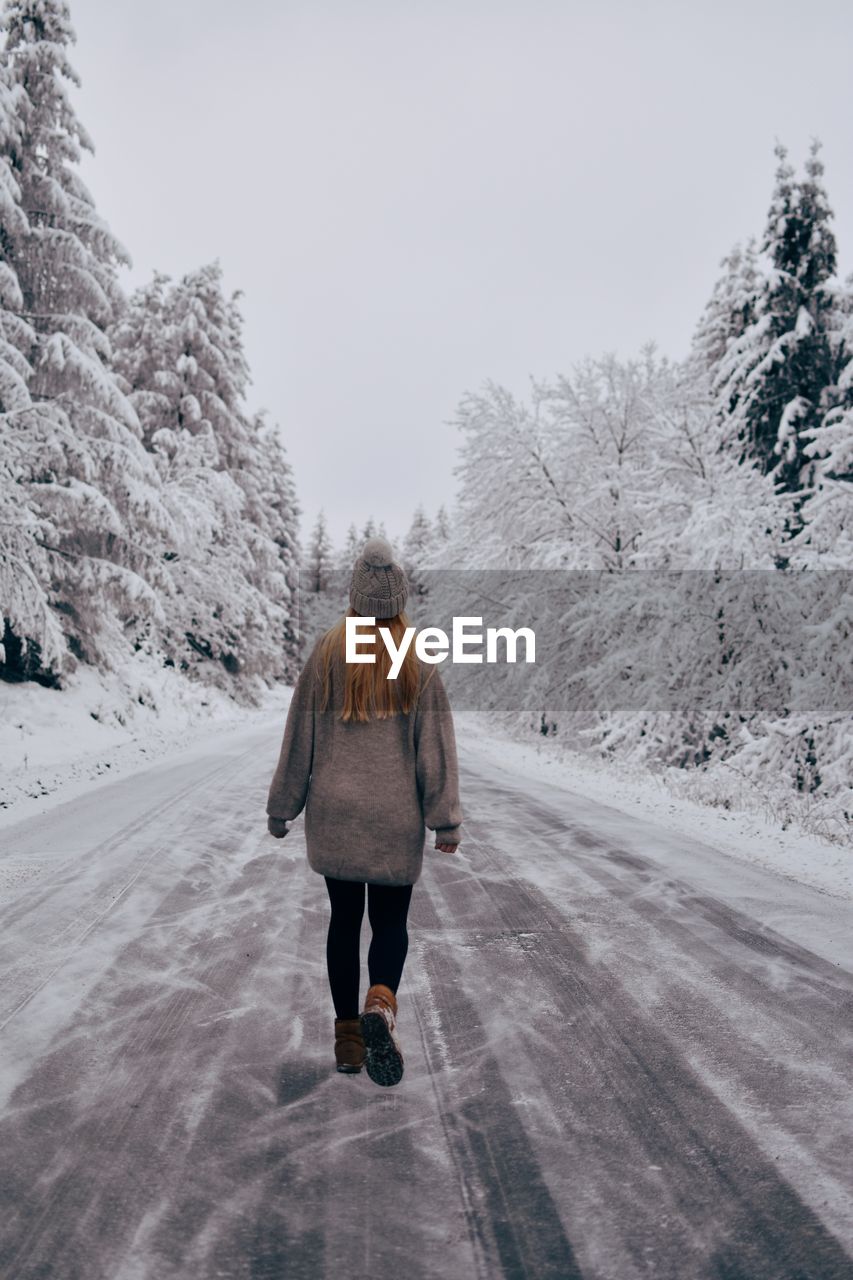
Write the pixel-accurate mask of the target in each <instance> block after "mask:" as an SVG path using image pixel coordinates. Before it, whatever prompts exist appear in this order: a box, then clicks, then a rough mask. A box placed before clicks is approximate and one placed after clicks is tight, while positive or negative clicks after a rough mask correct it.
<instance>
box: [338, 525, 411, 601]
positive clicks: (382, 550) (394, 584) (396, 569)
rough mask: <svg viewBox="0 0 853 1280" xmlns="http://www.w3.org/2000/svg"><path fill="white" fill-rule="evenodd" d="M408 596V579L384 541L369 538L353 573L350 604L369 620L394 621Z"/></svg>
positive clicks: (388, 545)
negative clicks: (388, 619) (383, 619)
mask: <svg viewBox="0 0 853 1280" xmlns="http://www.w3.org/2000/svg"><path fill="white" fill-rule="evenodd" d="M408 595H409V584H408V582H407V581H406V575H405V573H404V572H403V570H402V569H401V568H400V566H399V565H398V564H396V563H395V561H394V552H393V551H392V550H391V544H390V542H387V541H386V539H385V538H368V539H367V542H365V544H364V546H363V547H362V549H361V554H360V556H359V557H358V559H357V560H356V562H355V565H354V567H353V571H352V582H351V583H350V589H349V602H350V604H351V605H352V607H353V609H355V610H356V611H357V612H358V613H360V614H363V615H364V617H366V618H393V617H395V616H396V615H397V614H398V613H400V612H401V610H402V609H403V606H404V605H405V603H406V600H407V598H408Z"/></svg>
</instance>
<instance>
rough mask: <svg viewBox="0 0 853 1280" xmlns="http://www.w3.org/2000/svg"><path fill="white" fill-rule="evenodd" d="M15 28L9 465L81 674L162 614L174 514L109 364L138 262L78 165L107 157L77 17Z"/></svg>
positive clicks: (6, 170) (8, 220) (47, 0)
mask: <svg viewBox="0 0 853 1280" xmlns="http://www.w3.org/2000/svg"><path fill="white" fill-rule="evenodd" d="M3 29H4V30H5V33H6V41H5V48H4V50H3V66H4V95H6V96H7V97H10V98H11V101H12V102H13V103H14V127H13V128H12V129H9V128H8V127H4V129H3V134H4V136H3V141H2V147H3V157H4V163H3V165H2V166H0V169H2V174H3V177H2V189H3V247H2V257H3V260H4V266H5V272H4V274H3V279H4V288H3V295H4V298H5V312H6V314H5V319H4V323H3V337H4V355H5V365H6V374H5V376H4V379H3V390H2V393H0V394H2V396H3V403H4V408H5V409H6V418H5V422H4V436H5V444H6V448H5V449H4V453H6V455H7V457H8V456H11V457H12V458H13V459H15V461H14V463H13V466H14V470H15V475H14V482H15V484H16V486H17V489H18V496H19V501H20V509H21V510H22V511H26V513H27V524H28V526H29V528H30V530H31V536H32V537H33V538H34V539H35V541H36V543H37V545H38V548H39V554H38V555H37V556H34V557H33V561H32V564H31V570H32V574H33V580H34V581H37V582H38V584H39V588H40V590H41V592H43V593H44V596H45V597H46V598H47V599H49V603H50V607H51V609H52V610H53V612H54V616H55V617H58V618H61V620H62V631H63V633H64V636H65V642H67V649H66V648H65V642H64V643H63V645H62V646H61V651H59V650H58V649H57V647H56V646H54V648H53V653H52V661H55V663H56V665H57V666H58V667H61V668H64V669H69V668H70V666H71V665H72V663H73V660H72V659H70V658H69V655H68V650H70V651H71V653H72V654H73V655H75V656H76V657H79V658H84V659H86V660H90V661H103V662H109V661H111V660H112V659H113V658H115V657H116V656H118V654H119V653H120V652H122V651H124V649H125V647H126V646H127V645H128V644H129V643H130V642H135V643H137V644H138V643H140V642H141V640H142V639H143V638H144V636H145V635H146V634H147V633H148V632H150V628H151V625H152V623H154V622H156V620H157V618H158V616H159V606H158V603H157V599H156V595H155V592H154V591H153V590H152V586H151V583H150V582H149V581H148V578H149V574H150V570H151V553H150V549H149V547H148V545H147V543H148V540H149V538H151V537H153V536H155V534H156V532H157V531H159V530H161V529H162V527H163V524H164V521H165V513H164V512H163V509H162V506H161V504H160V502H159V497H158V484H157V476H156V471H155V469H154V468H153V465H152V463H151V460H150V458H148V456H147V455H146V453H145V450H144V449H143V447H142V443H141V440H140V439H139V432H138V421H137V418H136V414H135V413H134V411H133V408H132V406H131V405H130V404H129V403H128V401H127V400H126V398H125V397H124V396H123V395H122V394H121V392H120V391H119V389H118V387H117V385H116V381H115V379H114V377H113V376H112V373H111V371H110V367H109V366H110V347H109V343H108V341H107V337H106V332H105V330H106V328H107V325H108V324H109V322H110V320H111V319H112V316H113V312H114V309H115V307H116V305H117V304H119V303H120V300H121V292H120V289H119V286H118V283H117V274H116V269H117V267H118V265H119V264H121V263H127V262H129V257H128V255H127V253H126V251H125V250H124V249H123V247H122V246H121V245H120V244H119V242H118V241H117V240H116V239H115V238H114V237H113V236H112V234H111V233H110V231H109V229H108V228H107V227H106V225H105V224H104V222H103V220H102V219H101V218H100V216H99V215H98V213H97V210H96V209H95V206H94V202H93V200H92V197H91V195H90V193H89V192H88V190H87V189H86V187H85V185H84V184H83V182H82V181H81V179H80V176H79V174H78V172H77V170H76V168H75V165H76V164H77V162H78V161H79V159H80V156H81V152H82V150H83V149H86V150H90V151H91V150H92V149H93V148H92V143H91V141H90V139H89V137H88V135H87V134H86V132H85V130H84V129H83V127H82V125H81V124H80V123H79V121H78V120H77V119H76V116H75V114H74V111H73V109H72V107H71V104H70V102H69V99H68V96H67V93H66V87H65V86H66V84H69V83H70V84H75V85H76V84H78V83H79V81H78V78H77V75H76V73H75V71H74V70H73V68H72V66H71V64H70V62H69V60H68V53H67V50H68V46H69V45H70V44H71V43H73V41H74V38H75V37H74V32H73V30H72V28H71V23H70V18H69V13H68V6H67V4H65V3H63V2H61V0H7V4H6V7H5V12H4V17H3ZM16 205H18V211H16V209H15V206H16ZM16 351H17V352H18V353H19V354H17V355H16V354H15V352H16ZM27 365H29V368H30V370H31V372H28V371H27ZM10 369H11V378H10V375H9V371H10ZM24 381H26V383H27V389H28V394H29V397H30V398H31V401H32V406H33V408H32V411H27V410H26V405H25V404H24V399H23V392H22V386H21V384H22V383H23V382H24ZM10 406H13V407H12V408H11V410H10ZM10 626H11V629H12V630H13V631H14V623H10V622H8V621H7V626H6V630H7V632H8V630H9V629H10ZM17 638H18V639H19V640H22V641H23V643H24V644H26V641H27V639H28V638H33V637H31V636H27V634H25V635H24V636H23V637H21V636H18V637H17Z"/></svg>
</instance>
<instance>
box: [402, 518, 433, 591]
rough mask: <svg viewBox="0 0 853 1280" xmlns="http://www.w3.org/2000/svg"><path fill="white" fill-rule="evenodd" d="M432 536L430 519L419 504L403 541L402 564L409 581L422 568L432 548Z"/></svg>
mask: <svg viewBox="0 0 853 1280" xmlns="http://www.w3.org/2000/svg"><path fill="white" fill-rule="evenodd" d="M434 536H435V534H434V531H433V527H432V523H431V521H430V518H429V516H428V515H427V513H426V511H425V510H424V507H423V504H422V503H419V504H418V506H417V507H416V508H415V513H414V516H413V517H412V523H411V525H410V526H409V531H408V533H407V534H406V536H405V538H404V539H403V555H402V564H403V568H404V569H405V571H406V576H407V577H409V578H410V579H414V578H416V577H417V573H418V570H419V569H420V568H422V567H423V564H424V561H425V560H426V558H427V556H428V555H429V553H430V550H431V548H432V543H433V539H434Z"/></svg>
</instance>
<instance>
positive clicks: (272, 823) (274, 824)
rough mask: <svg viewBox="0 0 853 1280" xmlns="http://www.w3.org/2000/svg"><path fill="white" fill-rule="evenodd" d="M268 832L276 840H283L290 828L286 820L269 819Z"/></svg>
mask: <svg viewBox="0 0 853 1280" xmlns="http://www.w3.org/2000/svg"><path fill="white" fill-rule="evenodd" d="M267 831H268V832H269V833H270V835H271V836H275V838H276V840H281V839H282V838H283V837H284V836H286V835H287V832H288V826H287V822H286V821H285V819H284V818H273V817H269V818H267Z"/></svg>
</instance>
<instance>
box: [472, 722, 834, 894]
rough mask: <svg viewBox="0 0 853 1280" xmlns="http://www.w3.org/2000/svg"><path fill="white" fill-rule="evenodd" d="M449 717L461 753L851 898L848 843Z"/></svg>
mask: <svg viewBox="0 0 853 1280" xmlns="http://www.w3.org/2000/svg"><path fill="white" fill-rule="evenodd" d="M454 717H455V720H456V726H457V738H458V740H459V745H460V754H462V752H465V753H468V752H471V753H473V754H474V755H477V756H480V757H481V758H483V759H484V760H488V761H490V762H491V763H492V764H494V765H498V766H500V767H501V768H502V769H506V770H509V771H511V772H512V773H513V774H514V775H516V776H517V777H519V778H525V779H529V780H531V781H536V782H539V783H546V784H547V785H548V786H549V787H557V788H560V789H562V790H564V791H566V792H568V793H570V794H571V795H574V796H580V797H583V798H584V799H586V800H590V801H594V802H595V803H596V804H600V805H606V806H608V807H609V808H610V809H613V810H615V811H617V812H618V813H620V814H624V815H627V816H629V817H634V818H638V819H645V820H647V821H650V822H654V823H655V824H657V825H658V826H660V827H664V828H665V829H667V830H669V831H670V832H672V833H673V834H676V835H684V836H689V837H691V838H692V839H693V840H697V841H701V843H702V844H704V845H710V846H711V847H712V848H714V849H716V850H718V851H719V852H721V853H723V854H726V855H727V856H729V857H732V858H735V859H738V860H739V861H741V862H746V863H751V864H753V865H756V866H760V867H763V868H766V869H767V870H768V871H772V872H774V873H775V874H776V875H779V876H783V877H785V878H786V879H788V880H794V881H797V882H798V883H800V884H805V885H809V886H810V887H812V888H814V889H817V890H819V891H820V892H822V893H825V894H830V895H832V896H833V897H837V898H845V899H848V900H849V899H851V898H853V848H851V847H850V846H849V845H848V846H846V847H845V846H842V845H838V844H831V843H829V842H827V841H824V840H821V839H820V838H819V837H817V836H814V835H808V834H804V833H802V832H801V831H797V830H795V829H793V828H789V829H783V828H782V827H781V826H780V825H778V824H774V823H772V822H768V821H767V820H766V819H765V818H763V817H762V816H760V815H758V814H755V813H751V812H745V811H731V810H729V811H726V810H723V809H719V808H715V807H713V806H711V805H705V804H700V803H698V802H697V801H693V800H689V799H686V798H684V797H682V796H677V795H674V794H673V793H672V791H670V790H669V789H668V788H667V786H666V784H665V782H664V780H663V778H662V777H658V776H657V775H655V774H652V773H650V772H649V771H648V770H643V769H638V768H637V767H635V766H632V765H629V764H626V763H625V762H624V761H619V762H615V761H608V760H601V759H597V758H595V757H592V756H588V755H585V754H583V753H581V752H578V751H573V750H572V749H571V748H569V747H566V746H565V745H564V744H562V743H560V742H558V741H556V740H554V739H553V738H552V739H546V738H541V737H537V738H531V740H530V741H529V742H522V741H518V740H514V739H511V738H510V737H508V736H507V735H506V734H505V733H503V732H501V731H500V730H496V729H495V726H494V722H493V721H491V720H490V719H489V717H488V716H487V715H484V714H482V713H479V712H475V711H469V710H467V709H465V710H461V709H460V710H454Z"/></svg>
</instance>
